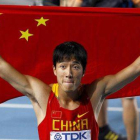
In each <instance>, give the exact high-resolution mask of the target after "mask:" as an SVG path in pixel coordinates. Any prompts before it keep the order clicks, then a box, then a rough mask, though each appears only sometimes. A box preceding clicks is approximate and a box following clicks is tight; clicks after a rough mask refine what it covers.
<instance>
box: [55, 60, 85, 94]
mask: <svg viewBox="0 0 140 140" xmlns="http://www.w3.org/2000/svg"><path fill="white" fill-rule="evenodd" d="M53 70H54V74H55V75H56V77H57V82H58V84H59V87H60V88H61V90H62V91H64V92H67V93H69V92H73V91H75V90H76V89H77V88H78V87H79V85H80V83H81V78H82V77H83V67H82V65H81V63H80V62H79V61H76V60H75V59H72V60H70V61H67V60H64V61H63V62H60V63H56V68H55V67H53Z"/></svg>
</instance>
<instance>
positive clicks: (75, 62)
mask: <svg viewBox="0 0 140 140" xmlns="http://www.w3.org/2000/svg"><path fill="white" fill-rule="evenodd" d="M65 62H68V60H63V61H61V62H59V63H65ZM72 63H73V64H81V63H80V62H79V61H72Z"/></svg>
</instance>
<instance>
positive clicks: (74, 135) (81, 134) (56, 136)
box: [50, 130, 91, 140]
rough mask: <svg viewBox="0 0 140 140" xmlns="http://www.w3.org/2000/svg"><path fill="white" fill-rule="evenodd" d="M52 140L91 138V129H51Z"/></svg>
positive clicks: (89, 139) (84, 139) (85, 139)
mask: <svg viewBox="0 0 140 140" xmlns="http://www.w3.org/2000/svg"><path fill="white" fill-rule="evenodd" d="M50 140H91V130H81V131H56V132H54V131H51V132H50Z"/></svg>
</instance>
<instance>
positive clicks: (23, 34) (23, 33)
mask: <svg viewBox="0 0 140 140" xmlns="http://www.w3.org/2000/svg"><path fill="white" fill-rule="evenodd" d="M20 33H21V34H22V36H21V37H20V38H19V39H21V38H25V39H26V40H27V41H28V38H29V37H30V36H33V34H30V33H29V29H27V30H26V31H25V32H24V31H20Z"/></svg>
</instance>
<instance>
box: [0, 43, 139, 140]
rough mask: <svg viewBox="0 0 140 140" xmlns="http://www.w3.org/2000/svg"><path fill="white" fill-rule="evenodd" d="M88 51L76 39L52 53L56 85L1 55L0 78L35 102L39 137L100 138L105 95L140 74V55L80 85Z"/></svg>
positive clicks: (46, 139) (66, 139) (48, 139)
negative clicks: (99, 121)
mask: <svg viewBox="0 0 140 140" xmlns="http://www.w3.org/2000/svg"><path fill="white" fill-rule="evenodd" d="M86 64H87V52H86V50H85V49H84V48H83V47H82V45H80V44H78V43H76V42H65V43H62V44H60V45H58V46H57V47H56V49H55V50H54V53H53V71H54V74H55V75H56V78H57V82H58V83H56V84H51V85H47V84H45V83H43V82H42V81H40V80H39V79H37V78H35V77H31V76H28V75H23V74H21V73H20V72H18V71H17V70H15V69H14V68H13V67H12V66H11V65H10V64H9V63H8V62H6V61H5V60H4V59H3V58H2V57H0V77H1V78H3V79H4V80H6V81H7V82H8V83H10V84H11V85H12V86H13V87H14V88H15V89H17V90H18V91H20V92H21V93H23V94H24V95H26V96H27V97H29V99H30V100H31V102H32V105H33V108H34V111H35V114H36V117H37V122H38V132H39V137H40V140H79V139H82V140H84V139H85V140H98V125H97V123H96V121H97V118H98V114H99V111H100V107H101V105H102V103H103V101H104V99H105V97H106V96H108V95H110V94H111V93H114V92H116V91H117V90H119V89H121V88H122V87H124V86H125V85H127V84H128V83H130V82H132V81H133V80H134V79H135V78H137V77H138V76H139V75H140V57H138V58H137V59H136V60H135V61H134V62H133V63H132V64H131V65H129V66H128V67H126V68H125V69H123V70H121V71H120V72H118V73H116V74H115V75H108V76H105V77H102V78H100V79H97V80H93V82H91V83H90V84H86V85H83V84H81V79H82V77H83V76H84V73H85V69H86Z"/></svg>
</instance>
